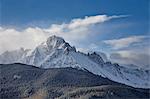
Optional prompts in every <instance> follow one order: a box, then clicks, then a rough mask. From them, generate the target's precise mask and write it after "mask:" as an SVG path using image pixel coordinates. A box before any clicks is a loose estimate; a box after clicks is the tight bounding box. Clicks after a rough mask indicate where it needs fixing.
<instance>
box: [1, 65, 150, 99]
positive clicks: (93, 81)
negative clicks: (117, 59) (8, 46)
mask: <svg viewBox="0 0 150 99" xmlns="http://www.w3.org/2000/svg"><path fill="white" fill-rule="evenodd" d="M0 70H1V72H0V73H1V76H0V84H1V86H0V98H1V99H112V98H113V99H149V89H139V88H133V87H130V86H127V85H124V84H120V83H117V82H114V81H111V80H109V79H107V78H104V77H102V76H98V75H95V74H93V73H91V72H89V71H88V70H86V69H84V70H83V69H77V68H72V67H65V68H50V69H43V68H39V67H35V66H31V65H25V64H20V63H15V64H1V65H0Z"/></svg>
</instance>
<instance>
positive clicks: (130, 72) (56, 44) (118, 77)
mask: <svg viewBox="0 0 150 99" xmlns="http://www.w3.org/2000/svg"><path fill="white" fill-rule="evenodd" d="M16 62H19V63H24V64H29V65H35V66H37V67H42V68H61V67H75V68H80V69H86V70H88V71H90V72H92V73H94V74H97V75H101V76H103V77H106V78H108V79H111V80H113V81H116V82H120V83H123V84H127V85H130V86H133V87H140V88H150V83H149V73H150V70H147V71H146V70H139V69H134V68H133V69H131V68H126V67H122V66H120V65H118V64H112V63H111V62H108V61H107V57H106V55H105V54H103V53H100V52H91V53H90V52H89V53H88V54H85V53H81V52H79V51H76V49H75V47H72V46H70V45H69V43H67V42H66V41H65V40H64V39H63V38H61V37H57V36H51V37H49V38H48V39H47V41H45V42H43V43H42V44H40V45H39V46H37V47H36V48H35V49H32V50H24V49H20V50H16V51H11V52H5V53H3V54H1V55H0V64H8V63H16Z"/></svg>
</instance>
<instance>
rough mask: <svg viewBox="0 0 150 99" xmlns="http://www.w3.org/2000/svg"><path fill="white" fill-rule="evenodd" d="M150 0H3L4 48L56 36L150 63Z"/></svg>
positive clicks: (0, 46) (122, 59)
mask: <svg viewBox="0 0 150 99" xmlns="http://www.w3.org/2000/svg"><path fill="white" fill-rule="evenodd" d="M148 12H149V0H0V53H2V52H4V51H6V50H15V49H18V48H20V47H24V48H34V47H35V46H37V45H38V44H40V43H41V42H43V41H45V40H46V38H47V37H49V36H51V35H57V36H61V37H63V38H64V39H65V40H66V41H68V42H69V43H70V44H71V45H74V46H76V48H77V49H78V50H80V51H84V52H88V51H91V50H92V51H100V52H104V53H106V54H107V56H108V59H109V60H111V61H113V62H118V63H120V64H127V63H128V64H135V65H138V66H141V67H145V66H149V59H150V53H149V49H150V47H149V43H148V42H149V39H150V37H149V13H148Z"/></svg>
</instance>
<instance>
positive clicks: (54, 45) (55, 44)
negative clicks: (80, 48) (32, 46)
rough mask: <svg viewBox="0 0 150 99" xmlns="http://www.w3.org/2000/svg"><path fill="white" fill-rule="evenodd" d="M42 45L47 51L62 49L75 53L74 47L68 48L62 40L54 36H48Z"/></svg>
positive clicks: (67, 44)
mask: <svg viewBox="0 0 150 99" xmlns="http://www.w3.org/2000/svg"><path fill="white" fill-rule="evenodd" d="M43 44H44V45H45V46H47V48H48V50H52V49H63V50H72V51H76V49H75V47H72V46H70V45H69V43H67V42H66V41H65V40H64V39H63V38H61V37H58V36H55V35H53V36H50V37H49V38H48V39H47V41H46V42H45V43H43Z"/></svg>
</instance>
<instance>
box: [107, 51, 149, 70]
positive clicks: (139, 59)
mask: <svg viewBox="0 0 150 99" xmlns="http://www.w3.org/2000/svg"><path fill="white" fill-rule="evenodd" d="M110 59H111V61H113V62H117V63H118V62H119V63H120V64H134V65H137V66H140V67H142V68H144V67H146V66H149V65H150V62H149V60H150V54H149V52H148V51H147V50H143V52H141V51H140V50H122V51H117V52H114V53H112V54H111V55H110Z"/></svg>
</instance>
